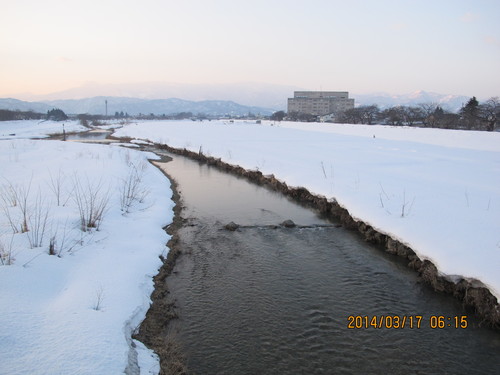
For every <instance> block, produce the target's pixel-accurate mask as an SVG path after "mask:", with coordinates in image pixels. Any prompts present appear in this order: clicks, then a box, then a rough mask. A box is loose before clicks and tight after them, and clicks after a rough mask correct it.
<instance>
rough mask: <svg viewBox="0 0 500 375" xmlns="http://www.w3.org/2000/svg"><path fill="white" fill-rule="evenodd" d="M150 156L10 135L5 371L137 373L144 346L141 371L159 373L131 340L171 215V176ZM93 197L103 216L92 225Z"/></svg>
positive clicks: (2, 190) (4, 182) (1, 237)
mask: <svg viewBox="0 0 500 375" xmlns="http://www.w3.org/2000/svg"><path fill="white" fill-rule="evenodd" d="M17 125H21V124H19V123H18V124H16V126H17ZM20 127H22V126H20ZM20 127H19V128H20ZM26 127H27V128H29V126H26ZM37 130H38V129H36V131H37ZM26 133H27V134H28V133H29V130H28V129H27V130H26ZM147 157H150V158H152V157H154V155H152V154H146V153H142V152H138V151H135V150H128V149H123V148H119V147H114V146H102V145H93V144H80V143H74V142H60V141H35V140H0V176H1V177H0V194H1V195H0V198H1V199H0V252H1V254H0V256H1V261H2V264H3V265H2V266H0V284H1V285H2V287H1V288H0V357H1V358H2V363H1V365H0V373H1V374H28V373H29V374H119V373H123V372H124V370H125V369H126V368H127V367H128V368H129V370H131V373H133V371H132V370H134V368H135V366H136V363H135V362H136V360H135V357H136V356H137V355H138V356H139V363H140V367H141V373H157V372H158V361H157V359H156V357H155V356H154V355H153V353H152V352H150V351H148V350H146V349H145V348H144V347H143V346H142V345H141V344H140V343H138V342H135V344H136V345H137V349H136V350H137V353H136V351H135V350H131V347H132V346H133V345H132V340H131V334H132V331H133V330H134V329H135V328H136V327H137V326H138V324H139V323H140V322H141V321H142V319H143V318H144V316H145V313H146V311H147V309H148V307H149V304H150V299H149V298H150V294H151V292H152V289H153V281H152V277H153V276H154V275H155V274H156V273H157V271H158V268H159V267H160V266H161V261H160V259H159V257H158V256H159V255H160V254H165V252H166V251H167V248H166V247H165V244H166V243H167V241H168V235H167V234H166V233H165V232H164V231H163V229H162V228H163V227H164V226H165V225H167V224H168V223H170V222H171V220H172V207H173V203H172V202H171V200H170V197H171V190H170V183H169V181H168V180H167V179H166V178H165V177H164V175H163V174H162V173H161V172H160V171H159V170H158V169H156V168H155V167H153V166H152V165H150V164H149V163H148V162H147ZM133 186H135V188H134V187H133ZM127 188H128V189H127ZM124 189H126V190H127V191H128V192H131V191H133V194H132V195H131V194H128V195H127V194H124V192H125V190H124ZM131 189H132V190H131ZM127 196H128V197H129V198H127ZM25 198H26V204H24V200H25ZM92 202H93V203H92ZM79 204H80V207H81V209H79V208H78V207H79ZM92 205H93V206H94V208H95V209H94V213H96V212H97V213H98V212H99V209H98V208H99V207H102V205H104V206H105V207H104V215H103V217H102V220H100V219H99V215H97V216H94V218H95V220H94V221H95V225H96V226H98V229H96V228H89V227H87V226H86V225H83V229H85V231H82V222H81V219H82V216H83V218H84V219H85V220H86V222H87V223H88V222H89V221H92V219H91V218H89V217H88V214H89V210H90V207H91V206H92ZM23 211H25V212H26V221H25V220H24V216H25V215H24V214H23ZM26 226H27V228H25V227H26ZM26 229H28V231H25V230H26ZM23 232H24V233H23ZM51 244H53V246H52V247H51ZM38 245H41V246H38ZM49 251H52V252H53V253H55V255H49Z"/></svg>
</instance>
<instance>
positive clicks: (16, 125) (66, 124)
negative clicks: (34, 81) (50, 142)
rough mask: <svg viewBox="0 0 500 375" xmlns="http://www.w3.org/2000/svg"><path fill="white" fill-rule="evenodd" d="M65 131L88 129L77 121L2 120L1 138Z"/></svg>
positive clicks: (35, 136)
mask: <svg viewBox="0 0 500 375" xmlns="http://www.w3.org/2000/svg"><path fill="white" fill-rule="evenodd" d="M63 128H64V131H65V132H66V133H70V132H80V131H85V130H88V129H87V128H85V127H84V126H82V125H80V124H78V123H77V122H76V121H62V122H57V121H42V120H29V121H0V140H1V139H18V138H46V137H48V136H49V135H51V134H58V133H62V132H63Z"/></svg>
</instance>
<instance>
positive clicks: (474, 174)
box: [115, 121, 500, 298]
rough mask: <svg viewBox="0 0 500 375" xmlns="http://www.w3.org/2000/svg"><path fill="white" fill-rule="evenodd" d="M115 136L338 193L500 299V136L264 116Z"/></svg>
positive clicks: (355, 212) (447, 270)
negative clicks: (260, 120)
mask: <svg viewBox="0 0 500 375" xmlns="http://www.w3.org/2000/svg"><path fill="white" fill-rule="evenodd" d="M115 135H117V136H128V137H132V138H138V139H147V140H150V141H153V142H157V143H165V144H168V145H169V146H172V147H176V148H186V149H188V150H191V151H195V152H199V151H201V152H203V153H204V154H206V155H210V156H213V157H216V158H221V159H222V160H223V161H225V162H227V163H230V164H234V165H240V166H242V167H244V168H246V169H258V170H260V171H261V172H262V173H264V174H274V175H275V176H276V178H278V179H279V180H282V181H284V182H286V183H287V184H288V185H290V186H303V187H305V188H307V189H308V190H309V191H311V192H313V193H316V194H320V195H324V196H325V197H327V198H332V199H333V198H334V199H336V200H337V201H338V202H339V203H340V205H342V206H343V207H345V208H347V209H348V210H349V212H350V213H351V215H352V216H353V217H355V218H358V219H361V220H363V221H365V222H366V223H369V224H370V225H372V226H373V227H374V228H376V229H377V230H379V231H380V232H383V233H386V234H389V235H391V237H393V238H394V239H398V240H400V241H401V242H403V243H405V244H407V245H408V246H410V247H411V248H412V249H413V250H415V252H416V253H417V254H418V255H419V257H420V258H421V259H429V260H430V261H432V262H433V263H434V264H435V265H436V266H437V267H438V268H439V270H440V272H442V273H443V274H445V275H448V276H449V277H450V279H454V277H455V276H457V275H459V276H463V277H465V278H467V279H469V280H473V279H477V280H480V281H481V282H483V283H484V284H485V285H486V286H487V287H488V288H489V289H490V291H491V292H492V293H493V294H494V295H495V296H496V297H497V298H499V297H500V274H499V273H498V269H500V235H499V233H500V227H499V224H498V223H499V219H500V173H499V172H500V169H499V167H500V134H499V133H487V132H465V131H454V130H442V129H416V128H397V127H389V126H362V125H338V124H305V123H280V124H278V123H276V124H274V125H273V124H272V123H269V122H264V123H263V124H262V125H259V124H256V123H254V122H253V123H252V122H234V123H233V122H229V121H226V122H224V121H211V122H191V121H182V122H175V121H172V122H143V123H139V124H133V125H129V126H126V127H124V128H122V129H119V130H118V131H117V132H116V133H115Z"/></svg>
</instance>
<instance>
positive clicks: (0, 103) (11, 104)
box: [0, 98, 53, 113]
mask: <svg viewBox="0 0 500 375" xmlns="http://www.w3.org/2000/svg"><path fill="white" fill-rule="evenodd" d="M52 108H53V107H51V106H50V105H48V104H45V103H37V102H25V101H22V100H18V99H12V98H7V99H0V109H9V110H11V111H21V112H27V111H33V112H37V113H46V112H47V111H49V110H51V109H52Z"/></svg>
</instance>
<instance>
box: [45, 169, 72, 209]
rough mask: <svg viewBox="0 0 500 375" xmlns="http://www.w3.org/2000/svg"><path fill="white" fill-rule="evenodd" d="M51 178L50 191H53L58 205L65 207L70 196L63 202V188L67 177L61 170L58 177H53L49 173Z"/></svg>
mask: <svg viewBox="0 0 500 375" xmlns="http://www.w3.org/2000/svg"><path fill="white" fill-rule="evenodd" d="M49 176H50V182H49V183H48V185H49V188H50V190H52V192H53V193H54V195H55V196H56V202H57V205H58V206H61V205H62V206H64V205H65V204H66V203H67V201H68V200H69V196H68V198H67V199H66V200H65V201H64V202H63V187H64V184H65V182H66V176H65V175H64V173H62V172H61V169H59V171H58V173H57V176H52V173H50V171H49Z"/></svg>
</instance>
